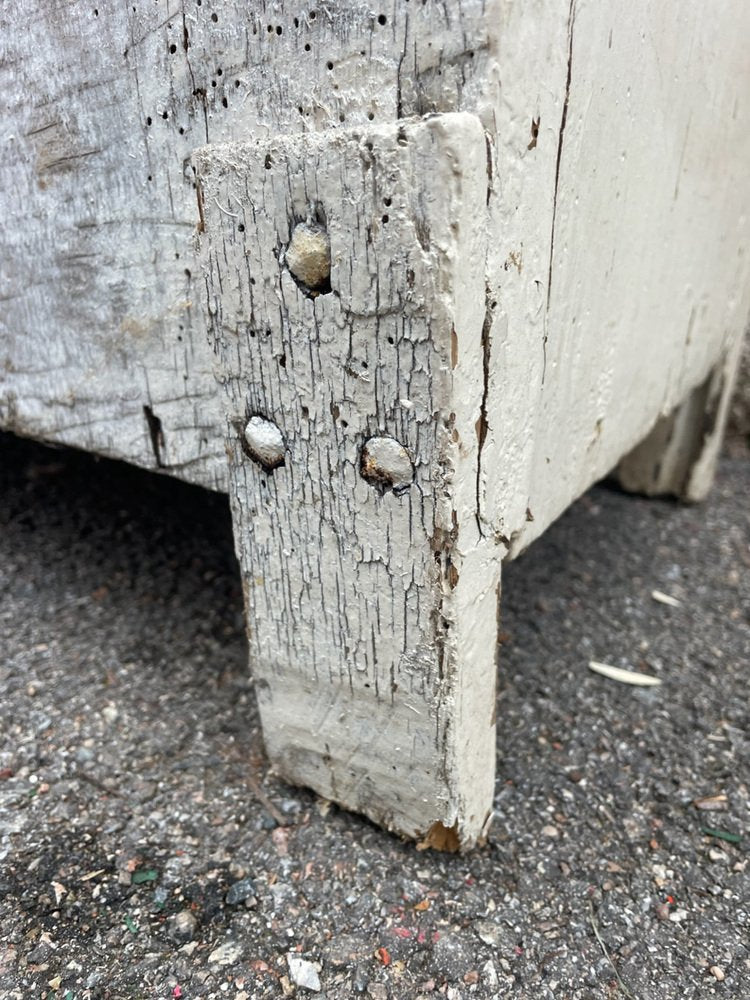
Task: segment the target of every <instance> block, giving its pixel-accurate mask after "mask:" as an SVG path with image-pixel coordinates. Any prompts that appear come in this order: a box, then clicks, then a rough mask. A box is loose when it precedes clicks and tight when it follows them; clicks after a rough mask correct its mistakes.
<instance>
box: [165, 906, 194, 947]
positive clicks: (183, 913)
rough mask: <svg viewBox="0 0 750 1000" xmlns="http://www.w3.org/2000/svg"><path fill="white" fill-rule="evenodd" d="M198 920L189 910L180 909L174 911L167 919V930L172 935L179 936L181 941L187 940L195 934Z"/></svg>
mask: <svg viewBox="0 0 750 1000" xmlns="http://www.w3.org/2000/svg"><path fill="white" fill-rule="evenodd" d="M197 926H198V921H197V920H196V919H195V916H194V915H193V914H192V913H191V912H190V910H180V912H179V913H175V915H174V916H173V917H171V918H170V921H169V932H170V934H171V935H172V937H176V938H180V939H181V940H183V941H187V940H189V939H190V938H191V937H192V936H193V934H195V930H196V927H197Z"/></svg>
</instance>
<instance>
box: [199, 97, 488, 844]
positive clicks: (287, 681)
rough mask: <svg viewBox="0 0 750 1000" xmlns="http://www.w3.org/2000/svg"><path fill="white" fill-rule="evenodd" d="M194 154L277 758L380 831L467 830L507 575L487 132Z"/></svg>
mask: <svg viewBox="0 0 750 1000" xmlns="http://www.w3.org/2000/svg"><path fill="white" fill-rule="evenodd" d="M195 162H196V166H197V168H198V172H199V175H200V177H201V192H202V199H203V205H204V207H203V217H204V220H205V225H206V230H207V232H209V233H210V234H211V248H212V250H211V254H210V257H209V261H208V275H209V299H208V302H209V313H210V314H211V315H212V317H213V321H212V324H211V325H212V333H213V336H214V340H215V345H216V349H217V352H218V356H219V360H220V371H221V381H222V385H223V390H224V394H225V405H226V410H227V415H228V428H229V430H228V439H227V451H228V453H229V454H230V456H231V458H230V484H229V494H230V500H231V503H232V509H233V515H234V523H235V534H236V539H237V551H238V555H239V558H240V561H241V566H242V571H243V576H244V580H245V587H246V594H247V602H248V612H249V620H250V622H251V623H252V624H251V628H250V651H251V661H252V663H253V668H254V673H255V677H256V687H257V690H258V701H259V705H260V710H261V717H262V720H263V726H264V732H265V734H266V745H267V748H268V751H269V754H270V756H271V758H272V760H273V761H274V763H275V765H276V766H277V768H279V769H280V770H281V771H282V773H284V774H285V775H286V776H287V777H289V778H290V779H291V780H293V781H297V782H301V783H304V784H308V785H312V786H313V787H315V788H317V789H318V790H319V791H321V792H322V793H323V794H324V795H326V796H328V797H330V798H333V799H336V800H337V801H340V802H344V803H346V804H348V805H350V806H353V807H354V808H356V809H357V810H358V811H360V812H364V813H366V814H367V815H368V816H370V817H372V818H373V819H375V820H376V821H378V822H379V823H382V824H383V825H385V826H387V827H389V828H391V829H395V830H397V831H399V832H401V833H405V834H407V835H408V836H411V837H415V838H417V839H424V838H432V839H435V838H439V839H441V840H444V839H445V838H446V836H447V837H448V838H449V841H451V842H455V844H456V845H457V844H459V843H460V844H471V843H473V842H474V841H475V840H476V839H477V837H478V836H480V835H481V833H482V831H483V830H484V829H485V827H486V825H487V821H488V819H489V814H490V808H491V802H492V794H493V776H494V767H493V762H494V752H495V741H494V702H495V697H494V690H495V644H496V633H497V622H496V614H497V603H498V587H499V573H500V560H499V558H497V544H496V542H495V540H494V538H491V537H488V536H483V535H482V534H481V531H480V529H481V524H480V523H479V520H478V518H477V510H476V470H477V461H478V453H479V450H480V441H479V439H478V436H477V431H476V428H477V426H478V425H479V424H480V423H481V420H482V403H483V390H484V366H483V349H482V337H483V330H484V327H485V276H484V260H485V258H486V240H487V229H486V226H485V225H484V224H483V223H482V221H481V220H482V219H483V217H484V213H485V206H486V200H487V150H486V141H485V135H484V130H483V129H482V126H481V123H480V122H479V120H478V119H477V118H476V117H473V116H469V115H465V114H453V115H438V116H435V117H433V118H428V119H426V120H424V121H421V122H419V121H418V122H405V123H403V124H401V125H399V124H394V125H391V126H387V127H382V126H379V127H372V126H371V127H369V128H367V129H362V130H359V129H357V130H346V131H344V130H339V131H334V132H328V133H318V134H314V135H311V136H307V137H301V138H292V139H277V140H272V141H264V142H261V143H254V144H250V145H244V146H243V145H236V146H231V145H229V146H221V147H213V146H209V147H206V149H205V150H204V151H203V152H201V153H200V154H199V155H198V156H197V157H196V160H195ZM300 227H303V230H302V232H303V236H300V235H299V232H300ZM311 233H313V234H314V235H315V238H316V240H317V242H316V243H313V242H312V241H311V236H310V234H311ZM329 241H330V266H326V268H325V271H324V272H323V273H321V268H320V267H319V264H320V261H321V260H323V259H324V260H325V261H326V263H327V261H328V245H329ZM290 245H291V246H292V247H295V248H296V249H295V252H294V254H292V253H290V251H289V250H288V249H286V248H287V247H288V246H290ZM300 246H304V247H306V248H307V251H308V253H309V260H310V262H311V263H310V264H309V265H308V258H307V257H306V256H305V253H304V252H300V250H299V247H300ZM323 247H325V253H324V255H321V253H320V252H319V249H320V248H323ZM329 272H330V283H329V282H328V274H329ZM295 273H297V274H304V275H305V276H307V277H309V278H311V279H313V280H315V281H316V282H318V283H320V284H323V285H324V286H326V287H328V288H332V291H328V292H324V293H322V294H315V293H310V292H309V290H308V289H307V288H306V287H305V286H303V287H300V285H299V283H298V282H297V281H295V278H294V274H295ZM248 426H250V428H251V432H252V433H251V439H252V447H251V448H250V449H248V448H247V447H246V445H247V436H246V433H245V428H246V427H248ZM268 426H270V427H271V428H278V431H277V432H276V436H274V440H281V439H282V438H283V442H284V451H283V455H282V458H281V461H283V464H277V460H276V456H275V454H274V455H273V456H271V458H270V461H269V454H268V451H267V450H262V447H259V445H260V444H261V443H262V444H263V445H264V444H265V442H266V441H267V440H268V439H269V438H270V437H271V436H273V435H272V434H271V433H269V432H264V434H263V435H262V436H261V434H260V433H259V430H260V428H264V427H268ZM279 432H280V433H279ZM446 831H451V832H450V833H449V834H448V833H446Z"/></svg>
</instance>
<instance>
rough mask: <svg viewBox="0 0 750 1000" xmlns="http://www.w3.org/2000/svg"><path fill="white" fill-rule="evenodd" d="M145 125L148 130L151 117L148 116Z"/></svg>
mask: <svg viewBox="0 0 750 1000" xmlns="http://www.w3.org/2000/svg"><path fill="white" fill-rule="evenodd" d="M146 125H147V127H149V128H150V127H151V117H150V116H149V117H148V118H147V119H146Z"/></svg>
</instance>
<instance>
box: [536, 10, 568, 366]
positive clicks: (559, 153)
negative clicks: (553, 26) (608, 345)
mask: <svg viewBox="0 0 750 1000" xmlns="http://www.w3.org/2000/svg"><path fill="white" fill-rule="evenodd" d="M575 17H576V12H575V0H570V11H569V13H568V75H567V78H566V80H565V99H564V101H563V109H562V117H561V118H560V130H559V132H558V135H557V161H556V163H555V191H554V195H553V198H552V229H551V232H550V240H549V269H548V273H547V310H546V313H545V318H544V341H543V345H542V348H543V351H544V365H543V367H542V385H544V377H545V375H546V374H547V321H548V318H549V306H550V300H551V297H552V261H553V258H554V254H555V223H556V222H557V190H558V187H559V185H560V163H561V161H562V151H563V141H564V138H565V126H566V124H567V122H568V102H569V101H570V81H571V77H572V75H573V28H574V26H575Z"/></svg>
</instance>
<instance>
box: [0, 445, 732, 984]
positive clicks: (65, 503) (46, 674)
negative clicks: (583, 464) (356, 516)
mask: <svg viewBox="0 0 750 1000" xmlns="http://www.w3.org/2000/svg"><path fill="white" fill-rule="evenodd" d="M749 459H750V453H748V452H747V450H745V449H744V448H743V447H742V446H738V447H736V448H735V449H734V450H733V453H732V454H728V455H727V456H726V457H725V458H724V459H723V461H722V464H721V468H720V472H719V476H718V479H717V483H716V487H715V489H714V491H713V493H712V495H711V497H710V499H709V500H708V502H706V503H705V504H703V505H701V506H696V507H684V506H680V505H678V504H675V503H670V502H663V501H653V500H643V499H639V498H634V497H628V496H625V495H623V494H621V493H619V492H617V491H616V490H614V489H612V488H609V487H607V486H598V487H595V488H594V489H592V490H591V491H590V492H589V493H588V494H586V496H584V497H583V498H582V499H581V500H580V501H579V502H578V503H576V504H575V505H574V506H573V507H572V508H571V509H570V510H569V511H568V512H567V513H566V514H565V515H564V516H563V517H562V518H561V520H560V521H559V522H558V523H557V524H555V525H553V526H552V527H551V528H550V530H549V531H548V532H547V533H546V534H545V535H544V537H543V538H542V539H540V540H539V541H538V542H537V543H535V544H534V545H533V546H532V547H531V549H530V550H529V551H528V553H526V554H525V555H524V556H522V557H521V558H520V559H518V560H517V561H516V562H515V563H513V564H512V565H510V566H508V567H507V568H506V569H505V570H504V583H503V589H504V596H503V623H502V637H501V638H502V657H501V660H502V664H501V671H500V678H499V685H498V687H499V691H498V707H497V716H498V720H499V721H498V741H497V742H498V758H497V765H498V774H497V785H496V796H495V808H496V812H497V817H496V820H495V823H494V826H493V829H492V833H491V836H490V839H489V842H488V844H487V845H486V846H485V847H484V848H481V849H479V850H476V851H474V852H473V853H470V854H467V855H464V856H456V855H440V854H435V853H432V852H429V851H425V852H420V851H417V850H416V849H415V847H414V846H413V845H412V844H408V843H402V842H400V841H399V840H398V839H397V838H395V837H393V836H390V835H388V834H386V833H384V832H382V831H380V830H379V829H377V828H376V827H374V826H372V825H371V824H369V823H368V822H366V821H365V820H362V819H360V818H358V817H356V816H354V815H351V814H349V813H346V812H344V811H342V810H339V809H338V808H337V807H336V806H333V805H331V804H330V803H327V802H325V801H322V800H320V799H318V798H317V797H316V796H315V795H314V794H312V793H311V792H308V791H305V790H300V789H296V788H292V787H289V786H287V785H285V784H284V783H282V782H281V781H279V780H278V779H277V778H276V777H275V776H274V775H273V774H272V773H271V772H270V770H269V767H268V763H267V761H266V759H265V757H264V753H263V745H262V738H261V733H260V729H259V723H258V716H257V711H256V707H255V701H254V694H253V688H252V681H251V678H250V674H249V671H248V669H247V667H246V655H245V645H244V637H243V624H242V597H241V589H240V584H239V577H238V571H237V566H236V562H235V559H234V555H233V546H232V535H231V525H230V519H229V514H228V510H227V502H226V498H224V497H222V496H217V495H213V494H210V493H207V492H203V491H201V490H198V489H195V488H192V487H188V486H185V485H183V484H180V483H177V482H174V481H172V480H169V479H166V478H161V477H158V476H155V475H151V474H148V473H144V472H141V471H139V470H137V469H132V468H129V467H127V466H123V465H120V464H117V463H113V462H107V461H97V460H96V459H94V458H92V457H91V456H87V455H82V454H79V453H76V452H73V451H66V450H52V449H47V448H44V447H43V446H41V445H38V444H34V443H30V442H25V441H21V440H18V439H15V438H13V437H11V436H9V435H4V436H0V594H1V595H2V598H1V602H0V691H1V692H2V697H1V698H0V702H1V704H0V997H3V998H13V1000H16V998H18V1000H21V998H23V1000H26V998H32V997H33V998H45V997H46V998H54V1000H87V998H93V1000H99V998H102V1000H120V998H123V1000H125V998H128V1000H129V998H141V997H142V998H149V1000H150V998H169V997H172V998H180V997H182V998H185V1000H198V998H202V1000H211V998H222V997H226V998H228V1000H249V998H256V997H258V998H260V997H281V996H285V995H293V994H294V993H298V994H299V995H301V996H310V997H314V996H317V997H321V998H323V997H327V998H329V1000H334V998H336V1000H338V998H349V997H357V996H363V997H371V998H374V1000H385V998H415V997H425V998H432V997H435V998H436V1000H439V998H440V997H443V996H444V997H446V998H448V1000H459V998H467V1000H468V998H472V997H477V998H484V997H505V996H513V997H519V998H529V1000H532V998H533V1000H542V998H554V1000H567V998H570V1000H573V998H575V1000H584V998H586V1000H599V998H613V1000H614V998H619V997H630V998H637V1000H667V998H670V1000H671V998H678V997H679V998H681V1000H690V998H704V997H726V998H731V1000H745V998H750V916H749V911H750V870H749V869H748V846H749V845H750V801H749V797H750V790H749V786H750V762H749V760H748V758H749V751H750V740H749V729H748V715H749V706H750V698H749V691H748V688H749V683H748V682H749V681H750V662H749V661H750V504H749V503H748V493H749V491H750V460H749ZM654 591H657V592H660V593H662V594H665V595H667V597H670V598H673V599H674V600H675V601H677V602H679V603H678V605H676V606H673V605H670V604H665V603H662V601H660V600H657V599H655V598H654V597H653V596H652V594H653V592H654ZM592 659H593V660H599V661H604V662H606V663H609V664H613V665H615V666H621V667H626V668H630V669H634V670H641V671H645V672H647V673H650V674H653V675H655V676H657V677H659V678H660V680H661V681H662V684H661V685H660V686H658V687H650V688H641V687H632V686H630V685H626V684H623V683H619V682H617V681H614V680H610V679H608V678H605V677H602V676H599V675H597V674H595V673H593V672H592V671H591V670H590V669H589V668H588V663H589V661H590V660H592ZM707 831H710V832H707Z"/></svg>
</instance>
